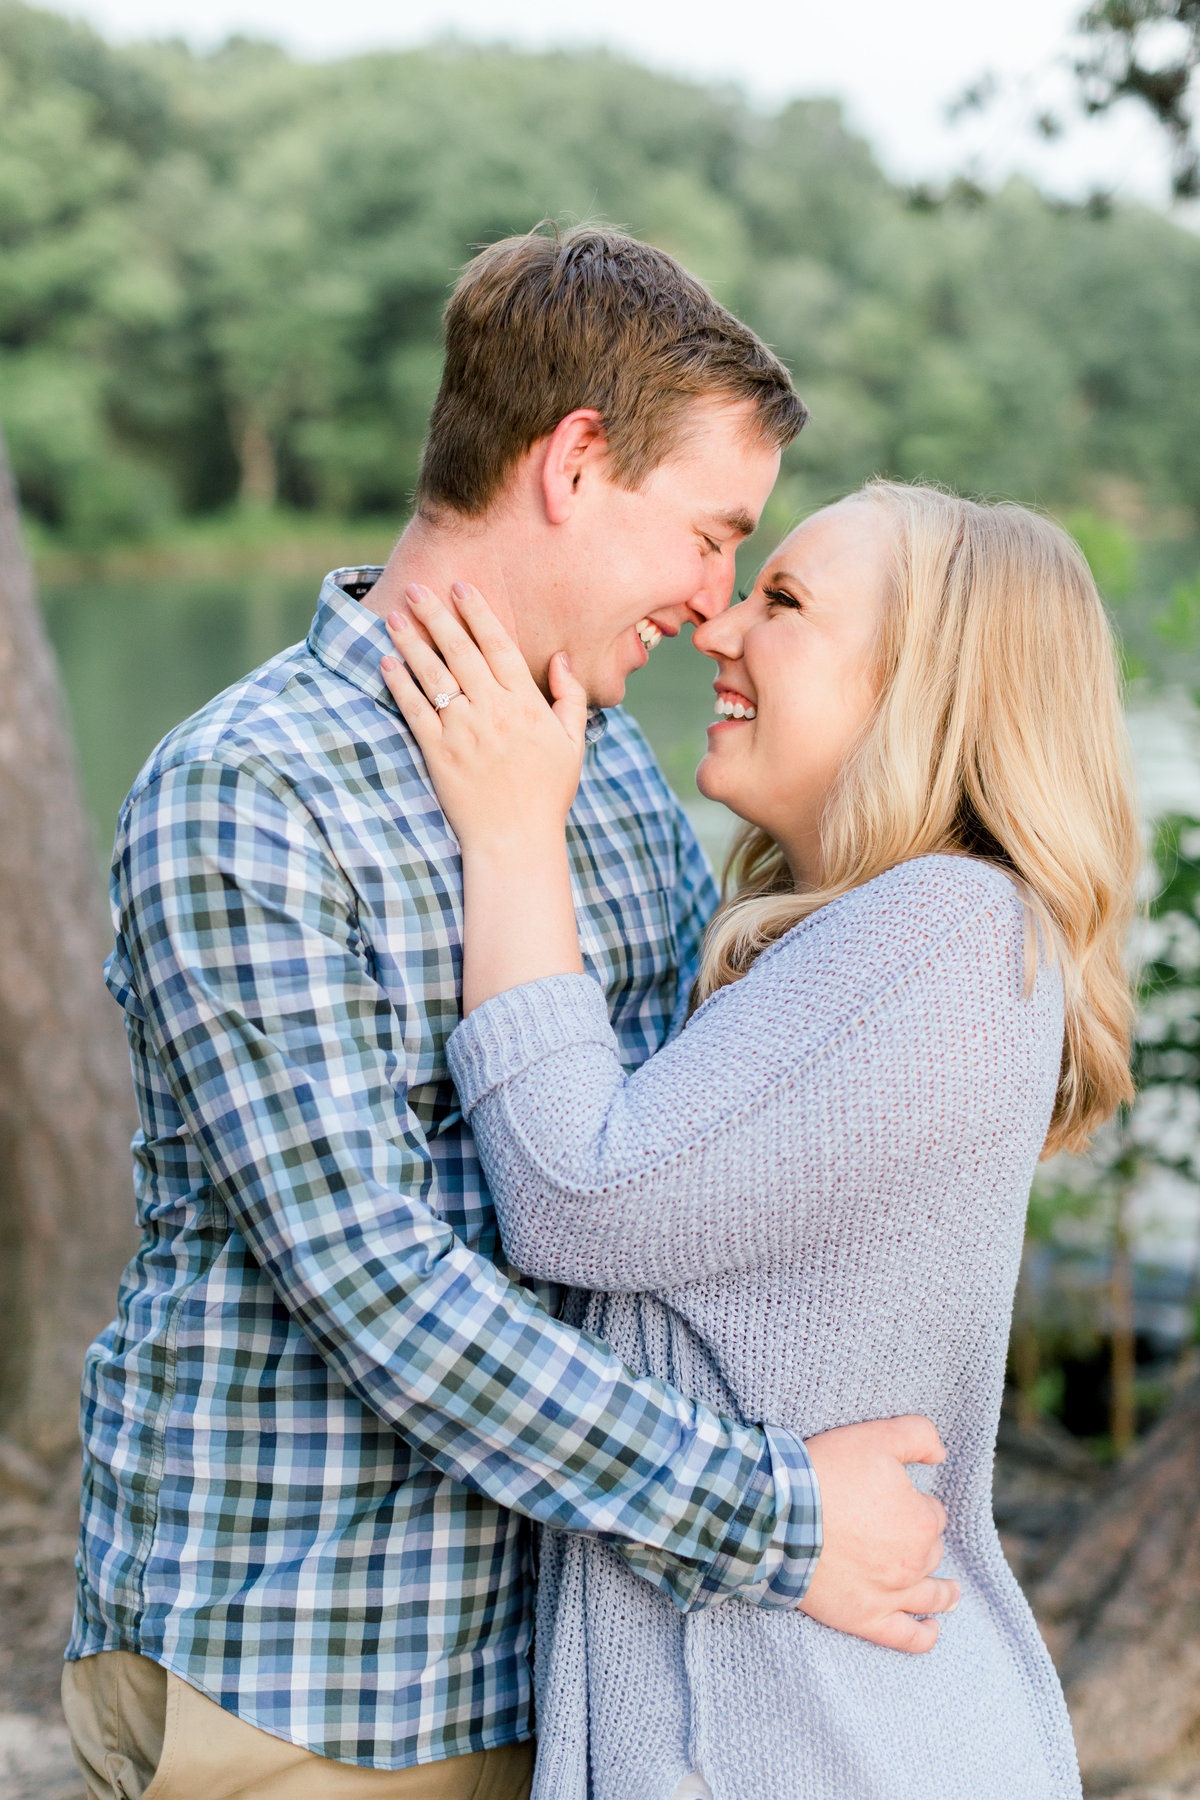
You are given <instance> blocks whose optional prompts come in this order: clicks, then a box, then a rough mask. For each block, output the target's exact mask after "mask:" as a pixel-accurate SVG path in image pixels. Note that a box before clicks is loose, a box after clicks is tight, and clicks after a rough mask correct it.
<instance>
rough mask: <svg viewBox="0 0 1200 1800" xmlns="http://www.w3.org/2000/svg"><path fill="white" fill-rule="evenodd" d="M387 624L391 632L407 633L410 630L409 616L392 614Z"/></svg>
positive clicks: (400, 613) (397, 613) (398, 613)
mask: <svg viewBox="0 0 1200 1800" xmlns="http://www.w3.org/2000/svg"><path fill="white" fill-rule="evenodd" d="M387 622H388V630H389V631H406V630H407V629H408V614H407V613H402V612H391V613H389V614H388V616H387Z"/></svg>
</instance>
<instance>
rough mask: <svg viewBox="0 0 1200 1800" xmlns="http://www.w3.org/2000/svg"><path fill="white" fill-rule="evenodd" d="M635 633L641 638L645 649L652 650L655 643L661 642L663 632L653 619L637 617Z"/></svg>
mask: <svg viewBox="0 0 1200 1800" xmlns="http://www.w3.org/2000/svg"><path fill="white" fill-rule="evenodd" d="M637 634H638V636H639V637H640V638H641V640H642V642H643V644H645V646H646V648H647V650H653V649H654V648H655V646H656V645H657V644H661V643H662V635H663V634H662V632H661V631H660V630H659V629H658V626H657V625H656V624H655V623H654V621H653V619H639V620H638V622H637Z"/></svg>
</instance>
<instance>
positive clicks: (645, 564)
mask: <svg viewBox="0 0 1200 1800" xmlns="http://www.w3.org/2000/svg"><path fill="white" fill-rule="evenodd" d="M778 473H779V452H778V450H775V449H773V448H771V447H770V446H769V445H767V444H765V443H764V442H763V440H762V439H761V438H760V437H759V436H758V435H757V433H756V432H755V430H754V412H753V408H752V407H751V406H750V404H749V403H738V404H736V405H731V404H730V403H729V402H728V401H725V402H718V401H712V400H699V401H697V402H696V403H695V404H694V405H693V406H692V408H691V409H690V411H689V413H688V414H687V416H686V422H685V425H684V431H683V437H682V440H681V442H680V444H679V446H678V448H677V449H676V450H675V451H673V452H672V453H671V455H670V456H668V457H667V459H666V461H665V462H662V463H660V464H659V466H658V468H656V469H655V470H653V471H652V473H651V474H650V475H649V477H648V478H647V480H646V482H645V484H644V485H643V486H642V487H640V488H638V489H636V490H635V491H633V492H630V491H629V490H628V489H626V488H622V487H618V486H617V484H616V483H615V482H613V481H610V480H609V479H608V477H607V475H606V474H597V473H595V472H591V473H589V475H588V476H587V477H585V484H584V483H581V488H580V496H579V504H578V506H577V508H576V509H575V511H574V512H573V513H572V516H571V519H570V520H569V522H567V523H566V524H564V525H563V526H562V527H561V528H558V529H556V532H555V539H556V543H555V550H556V555H555V557H554V563H553V568H552V570H550V571H548V573H549V574H550V580H549V581H548V582H547V584H546V587H545V589H544V590H543V594H542V596H541V600H542V604H541V605H540V606H539V608H538V617H537V620H536V624H535V622H534V621H533V620H527V621H526V623H527V628H530V627H532V628H533V629H532V632H531V635H536V637H537V639H538V642H537V643H536V644H534V643H532V642H524V639H525V637H526V632H525V631H522V634H521V635H522V639H523V644H522V647H523V648H524V649H525V652H526V655H527V656H528V658H529V661H530V664H531V666H534V667H537V666H539V664H540V666H542V667H544V666H545V660H546V659H548V658H549V657H550V656H551V655H552V654H553V652H554V651H555V650H565V651H566V652H567V654H568V656H569V657H570V660H571V668H572V671H573V673H574V674H575V676H576V678H577V679H578V680H579V681H581V682H582V683H583V685H584V686H585V687H586V688H587V691H588V694H589V696H590V697H591V700H592V703H593V705H596V706H615V705H617V704H618V702H619V701H620V700H621V699H622V698H623V697H624V693H625V680H626V677H627V676H628V675H630V674H631V673H632V671H633V670H634V669H640V668H641V667H642V665H643V664H644V663H645V662H646V660H647V656H648V654H650V652H648V650H647V648H646V645H645V643H644V642H643V640H642V636H641V635H639V632H638V626H639V624H640V623H641V622H643V621H646V620H649V622H650V624H651V625H652V626H655V627H657V629H658V630H659V631H660V632H662V633H663V635H664V636H666V637H674V636H676V634H677V633H678V632H679V630H680V629H681V627H682V626H684V625H687V624H698V623H700V621H701V620H703V619H709V618H713V617H714V616H715V615H716V614H717V613H719V612H722V611H723V610H724V609H725V608H726V607H727V606H728V605H729V602H730V599H731V597H732V594H733V580H734V552H735V551H736V549H737V546H738V545H739V544H740V543H741V541H742V539H743V538H744V537H747V536H748V535H749V533H750V532H752V531H753V530H754V528H755V526H756V525H757V524H758V517H759V514H760V513H761V511H762V508H763V505H764V503H765V502H766V499H767V496H768V494H769V493H770V492H771V489H772V487H773V486H774V485H775V478H776V476H777V475H778ZM646 635H648V636H649V637H650V638H651V639H652V640H654V633H653V631H650V632H648V633H647V634H646ZM654 641H656V640H654Z"/></svg>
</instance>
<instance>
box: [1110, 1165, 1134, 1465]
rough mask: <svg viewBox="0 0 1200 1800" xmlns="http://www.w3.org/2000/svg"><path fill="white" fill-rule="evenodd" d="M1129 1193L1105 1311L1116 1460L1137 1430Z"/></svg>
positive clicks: (1124, 1196)
mask: <svg viewBox="0 0 1200 1800" xmlns="http://www.w3.org/2000/svg"><path fill="white" fill-rule="evenodd" d="M1129 1199H1130V1190H1129V1188H1128V1187H1126V1188H1123V1189H1122V1191H1121V1193H1120V1195H1119V1197H1118V1199H1117V1216H1116V1219H1115V1220H1114V1222H1113V1246H1112V1270H1111V1274H1110V1278H1109V1309H1110V1311H1111V1314H1112V1362H1111V1379H1112V1393H1111V1399H1110V1402H1109V1425H1108V1429H1109V1435H1110V1437H1111V1438H1112V1447H1113V1454H1114V1455H1115V1456H1116V1457H1117V1458H1118V1460H1119V1459H1120V1458H1121V1457H1123V1456H1126V1455H1128V1453H1129V1451H1130V1449H1131V1448H1132V1446H1133V1440H1134V1435H1135V1433H1136V1431H1137V1388H1136V1377H1137V1340H1136V1337H1135V1335H1134V1318H1133V1255H1132V1252H1131V1250H1130V1245H1129V1223H1128V1213H1129Z"/></svg>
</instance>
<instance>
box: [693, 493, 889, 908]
mask: <svg viewBox="0 0 1200 1800" xmlns="http://www.w3.org/2000/svg"><path fill="white" fill-rule="evenodd" d="M892 546H893V537H892V526H891V524H890V522H889V520H888V517H887V515H886V513H885V512H884V510H883V508H882V507H881V506H879V505H877V504H876V503H875V502H873V501H871V500H865V499H861V498H859V497H855V498H853V499H850V500H843V501H840V502H839V503H838V505H836V506H829V507H826V508H825V509H824V511H823V512H819V513H815V514H814V515H813V517H812V518H811V519H806V520H805V522H804V524H803V525H800V526H798V527H797V529H796V530H795V531H793V532H792V534H791V536H790V537H787V538H785V539H784V541H783V543H782V544H781V545H780V546H779V548H778V550H776V551H775V552H774V554H773V555H772V556H770V557H768V559H767V561H766V563H765V564H764V565H763V568H762V572H761V573H760V575H759V577H758V580H757V581H756V582H755V584H754V589H753V592H752V593H751V594H750V595H749V596H748V597H747V598H746V599H745V600H744V601H743V602H742V604H741V605H740V606H735V607H733V608H732V609H731V610H730V611H729V612H726V613H722V614H720V615H719V616H718V617H717V618H715V619H709V620H706V621H705V623H704V624H703V625H699V626H697V628H696V631H695V633H694V635H693V638H692V642H693V643H694V644H695V646H696V649H697V650H702V651H703V652H704V654H705V655H706V656H711V657H712V659H713V661H714V662H715V663H716V664H717V679H716V681H715V682H714V683H713V686H714V687H715V689H716V693H717V713H718V719H717V722H716V724H714V725H711V726H710V727H709V731H708V750H707V753H706V755H705V757H704V760H703V762H702V763H701V764H700V767H699V769H698V770H697V771H696V785H697V786H698V787H699V789H700V792H701V793H702V794H705V795H707V796H708V798H709V799H710V800H720V801H722V802H723V803H724V804H725V805H726V806H728V807H729V808H730V809H731V810H732V811H733V812H735V813H737V814H738V815H739V816H740V817H741V818H743V819H747V820H749V822H750V823H751V824H753V825H759V826H761V827H762V828H763V830H764V831H767V832H769V833H770V835H771V836H772V837H773V838H774V839H775V841H776V842H777V843H778V844H779V846H780V848H781V849H782V850H783V852H784V854H785V856H786V857H787V859H788V862H789V864H790V866H791V869H792V873H793V875H794V877H795V879H796V881H797V883H798V884H799V885H802V886H813V885H815V884H816V883H817V882H818V881H819V880H820V878H821V854H820V823H821V815H822V813H823V811H824V807H825V801H826V798H827V796H828V794H829V790H830V788H831V786H832V784H833V782H834V780H835V778H836V776H837V774H838V771H839V770H840V768H841V767H842V764H843V762H844V761H845V759H846V756H847V753H848V752H849V750H850V748H851V746H852V745H853V743H854V741H855V739H856V738H857V736H858V734H859V732H860V730H861V728H862V726H863V725H864V724H865V723H866V720H867V718H868V717H869V715H870V712H871V708H872V705H873V704H874V700H875V692H874V684H873V679H872V675H873V668H872V665H873V662H874V650H875V644H876V636H877V631H878V626H879V622H880V615H881V610H882V607H883V601H884V596H885V593H886V590H887V583H888V578H889V574H890V567H891V555H892ZM735 707H740V708H741V709H742V711H743V714H744V715H748V716H743V717H742V718H738V717H736V715H734V708H735ZM730 715H733V716H730Z"/></svg>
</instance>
